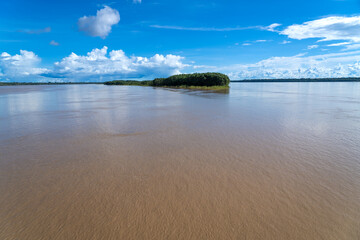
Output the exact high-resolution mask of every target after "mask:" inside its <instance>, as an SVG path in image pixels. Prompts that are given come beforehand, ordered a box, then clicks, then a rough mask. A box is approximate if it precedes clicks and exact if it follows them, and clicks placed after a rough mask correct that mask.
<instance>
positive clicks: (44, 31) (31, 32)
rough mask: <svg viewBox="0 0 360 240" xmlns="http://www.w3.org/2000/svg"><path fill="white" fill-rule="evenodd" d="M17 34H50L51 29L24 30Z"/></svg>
mask: <svg viewBox="0 0 360 240" xmlns="http://www.w3.org/2000/svg"><path fill="white" fill-rule="evenodd" d="M19 32H23V33H27V34H42V33H49V32H51V28H50V27H46V28H43V29H25V30H19Z"/></svg>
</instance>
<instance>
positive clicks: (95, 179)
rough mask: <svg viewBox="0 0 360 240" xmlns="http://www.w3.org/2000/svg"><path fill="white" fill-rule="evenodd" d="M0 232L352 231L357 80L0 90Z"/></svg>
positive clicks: (345, 234) (357, 233)
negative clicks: (201, 87) (221, 88)
mask: <svg viewBox="0 0 360 240" xmlns="http://www.w3.org/2000/svg"><path fill="white" fill-rule="evenodd" d="M0 239H286V240H287V239H326V240H331V239H334V240H338V239H354V240H356V239H360V84H359V83H255V84H254V83H253V84H252V83H246V84H232V86H231V89H230V92H229V93H228V94H221V93H213V92H202V91H189V90H170V89H161V88H158V89H155V88H151V87H125V86H102V85H71V86H70V85H69V86H15V87H0Z"/></svg>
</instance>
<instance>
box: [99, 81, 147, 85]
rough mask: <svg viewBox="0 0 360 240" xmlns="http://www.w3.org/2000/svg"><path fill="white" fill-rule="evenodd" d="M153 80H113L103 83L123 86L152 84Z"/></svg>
mask: <svg viewBox="0 0 360 240" xmlns="http://www.w3.org/2000/svg"><path fill="white" fill-rule="evenodd" d="M152 82H153V81H135V80H115V81H110V82H105V83H104V84H105V85H125V86H152Z"/></svg>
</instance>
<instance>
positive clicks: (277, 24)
mask: <svg viewBox="0 0 360 240" xmlns="http://www.w3.org/2000/svg"><path fill="white" fill-rule="evenodd" d="M280 26H281V24H279V23H273V24H271V25H269V26H267V27H263V28H262V29H263V30H267V31H270V32H278V30H276V29H275V28H277V27H280Z"/></svg>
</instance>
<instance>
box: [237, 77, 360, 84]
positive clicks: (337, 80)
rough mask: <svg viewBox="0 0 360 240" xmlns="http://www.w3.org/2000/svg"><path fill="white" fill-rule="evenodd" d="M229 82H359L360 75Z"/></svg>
mask: <svg viewBox="0 0 360 240" xmlns="http://www.w3.org/2000/svg"><path fill="white" fill-rule="evenodd" d="M231 82H240V83H241V82H360V77H351V78H282V79H245V80H232V81H231Z"/></svg>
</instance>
